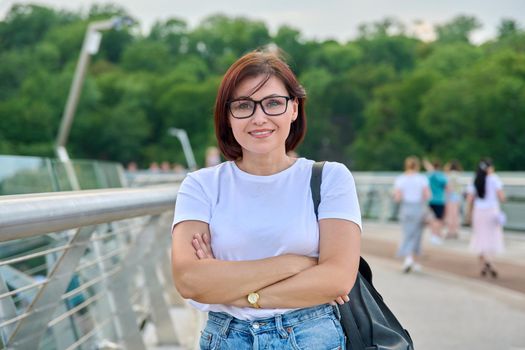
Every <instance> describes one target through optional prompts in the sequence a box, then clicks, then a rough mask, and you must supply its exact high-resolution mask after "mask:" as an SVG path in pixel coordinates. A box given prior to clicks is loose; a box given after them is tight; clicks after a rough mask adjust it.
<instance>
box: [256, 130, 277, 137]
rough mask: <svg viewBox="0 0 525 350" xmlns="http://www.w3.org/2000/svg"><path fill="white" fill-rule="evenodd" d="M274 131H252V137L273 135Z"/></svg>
mask: <svg viewBox="0 0 525 350" xmlns="http://www.w3.org/2000/svg"><path fill="white" fill-rule="evenodd" d="M271 133H272V131H271V130H268V131H252V132H251V134H252V135H257V136H259V135H267V134H271Z"/></svg>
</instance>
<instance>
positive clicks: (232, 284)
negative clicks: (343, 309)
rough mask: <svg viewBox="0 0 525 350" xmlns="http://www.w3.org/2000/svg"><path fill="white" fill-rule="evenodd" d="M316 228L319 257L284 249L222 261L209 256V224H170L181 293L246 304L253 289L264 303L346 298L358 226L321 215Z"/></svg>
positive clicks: (357, 248) (278, 304)
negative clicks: (275, 253) (255, 257)
mask: <svg viewBox="0 0 525 350" xmlns="http://www.w3.org/2000/svg"><path fill="white" fill-rule="evenodd" d="M319 231H320V234H319V235H320V240H319V259H314V258H310V257H306V256H301V255H294V254H286V255H281V256H275V257H270V258H266V259H260V260H249V261H223V260H218V259H215V258H214V257H213V252H212V251H211V248H210V241H209V237H210V232H209V226H208V224H207V223H205V222H201V221H183V222H181V223H179V224H177V225H176V226H175V228H174V229H173V239H172V270H173V279H174V282H175V286H176V287H177V289H178V291H179V293H181V295H182V296H183V297H184V298H189V299H193V300H195V301H198V302H201V303H206V304H228V305H234V306H240V307H248V306H249V304H248V302H247V301H246V296H247V295H248V294H249V293H251V292H254V291H257V292H258V293H259V295H260V297H261V298H260V301H259V304H260V306H261V307H262V308H268V309H270V308H299V307H308V306H314V305H319V304H323V303H328V302H333V301H334V300H335V301H337V302H338V303H342V302H344V301H348V298H347V294H348V293H349V292H350V289H352V286H353V284H354V282H355V278H356V275H357V268H358V264H359V255H360V242H361V233H360V229H359V227H358V226H357V225H356V224H355V223H353V222H350V221H347V220H341V219H323V220H320V221H319ZM255 243H256V242H254V244H255Z"/></svg>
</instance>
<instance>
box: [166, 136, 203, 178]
mask: <svg viewBox="0 0 525 350" xmlns="http://www.w3.org/2000/svg"><path fill="white" fill-rule="evenodd" d="M168 133H169V134H170V135H171V136H175V137H177V138H178V139H179V141H180V143H181V145H182V151H183V152H184V157H186V162H187V163H188V169H189V170H191V171H193V170H196V169H197V163H196V162H195V157H194V156H193V151H192V149H191V145H190V140H189V139H188V134H187V133H186V130H183V129H177V128H170V129H169V130H168Z"/></svg>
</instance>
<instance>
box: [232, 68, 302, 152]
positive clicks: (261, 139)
mask: <svg viewBox="0 0 525 350" xmlns="http://www.w3.org/2000/svg"><path fill="white" fill-rule="evenodd" d="M264 79H265V76H264V75H259V76H256V77H248V78H246V79H244V80H243V81H242V82H241V83H240V84H239V86H238V87H237V88H236V89H235V91H234V93H233V96H232V100H236V99H239V98H246V99H251V100H255V101H260V100H262V99H264V98H266V97H272V96H288V97H289V96H290V95H289V94H288V91H287V90H286V87H285V86H284V83H283V82H282V81H281V80H280V79H279V78H277V77H275V76H273V75H272V76H271V77H270V79H268V81H267V82H266V83H265V84H264V85H263V86H262V87H260V88H259V89H258V90H257V91H256V92H253V91H254V90H255V89H256V87H257V86H258V85H259V84H260V82H261V81H263V80H264ZM265 101H266V102H263V103H264V104H265V107H266V108H267V109H269V108H271V106H272V105H274V104H275V103H277V101H273V100H271V99H269V100H265ZM286 103H287V109H286V112H285V113H283V114H281V115H277V116H268V115H266V114H265V113H264V112H263V110H262V108H261V105H260V104H256V107H255V113H254V114H253V115H252V116H251V117H249V118H246V119H236V118H234V117H233V116H232V114H231V113H230V112H228V114H229V121H230V126H231V128H232V132H233V135H234V137H235V140H236V141H237V142H238V143H239V145H241V147H242V152H243V157H246V156H248V155H254V156H263V155H264V156H272V157H273V156H282V155H284V154H285V153H286V146H285V142H286V138H287V137H288V135H289V133H290V126H291V124H292V122H293V121H295V119H296V118H297V112H298V103H297V100H289V101H287V102H286Z"/></svg>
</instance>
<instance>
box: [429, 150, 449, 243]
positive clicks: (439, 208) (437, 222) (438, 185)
mask: <svg viewBox="0 0 525 350" xmlns="http://www.w3.org/2000/svg"><path fill="white" fill-rule="evenodd" d="M423 164H424V166H425V170H426V171H427V172H428V174H427V176H428V183H429V186H430V200H429V201H428V205H429V206H430V209H432V212H433V214H434V217H433V218H432V220H431V221H430V231H431V233H432V235H431V236H430V242H431V243H432V244H436V245H439V244H442V243H443V238H442V237H443V236H442V230H443V226H444V222H445V221H444V219H445V203H446V195H445V194H446V189H447V177H446V175H445V173H444V172H443V171H442V170H441V162H440V161H439V160H438V159H435V160H434V161H433V162H432V163H429V162H428V161H427V160H426V159H425V160H423Z"/></svg>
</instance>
